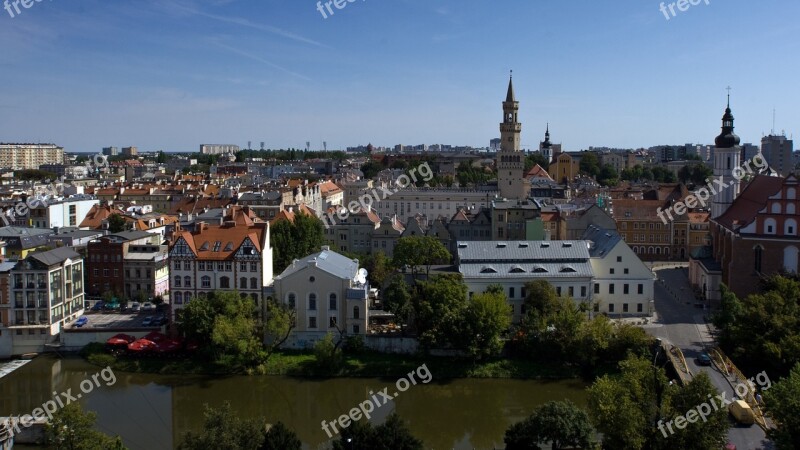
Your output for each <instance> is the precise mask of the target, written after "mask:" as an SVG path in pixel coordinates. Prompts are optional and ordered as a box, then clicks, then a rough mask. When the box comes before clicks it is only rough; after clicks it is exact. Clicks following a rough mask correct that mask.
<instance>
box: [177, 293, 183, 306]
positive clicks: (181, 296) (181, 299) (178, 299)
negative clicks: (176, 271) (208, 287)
mask: <svg viewBox="0 0 800 450" xmlns="http://www.w3.org/2000/svg"><path fill="white" fill-rule="evenodd" d="M175 304H176V305H181V304H183V294H181V293H180V292H176V293H175Z"/></svg>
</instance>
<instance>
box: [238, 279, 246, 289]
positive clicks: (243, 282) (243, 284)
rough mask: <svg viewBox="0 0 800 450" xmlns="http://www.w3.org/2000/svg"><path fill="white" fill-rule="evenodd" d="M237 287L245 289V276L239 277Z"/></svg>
mask: <svg viewBox="0 0 800 450" xmlns="http://www.w3.org/2000/svg"><path fill="white" fill-rule="evenodd" d="M239 289H247V278H245V277H241V278H239Z"/></svg>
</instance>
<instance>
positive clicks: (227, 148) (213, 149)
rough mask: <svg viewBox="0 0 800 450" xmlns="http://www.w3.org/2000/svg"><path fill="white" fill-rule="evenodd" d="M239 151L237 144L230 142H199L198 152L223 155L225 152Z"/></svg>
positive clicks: (233, 152)
mask: <svg viewBox="0 0 800 450" xmlns="http://www.w3.org/2000/svg"><path fill="white" fill-rule="evenodd" d="M238 152H239V146H238V145H231V144H201V145H200V153H202V154H204V155H225V154H227V153H232V154H236V153H238Z"/></svg>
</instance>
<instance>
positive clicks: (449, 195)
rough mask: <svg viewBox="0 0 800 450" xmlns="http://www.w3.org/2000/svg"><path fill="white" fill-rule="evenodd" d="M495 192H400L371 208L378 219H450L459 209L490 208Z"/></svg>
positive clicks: (465, 190)
mask: <svg viewBox="0 0 800 450" xmlns="http://www.w3.org/2000/svg"><path fill="white" fill-rule="evenodd" d="M496 198H497V192H496V191H478V190H473V189H403V190H400V191H397V192H396V193H394V194H392V195H390V196H389V197H387V198H385V199H383V200H381V201H379V202H378V203H376V204H375V205H374V207H375V211H376V212H377V214H378V215H379V216H380V217H393V216H397V218H398V219H399V220H400V221H401V222H403V223H405V222H406V221H407V220H408V219H409V218H410V217H414V216H416V215H420V214H424V215H426V216H428V217H438V216H440V215H442V216H445V217H453V216H454V215H455V214H456V213H458V212H459V211H460V210H462V209H464V210H479V209H481V208H489V207H490V206H491V202H492V201H493V200H495V199H496Z"/></svg>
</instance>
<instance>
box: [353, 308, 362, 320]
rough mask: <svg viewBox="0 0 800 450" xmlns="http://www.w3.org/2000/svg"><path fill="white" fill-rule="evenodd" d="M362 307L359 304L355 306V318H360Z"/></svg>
mask: <svg viewBox="0 0 800 450" xmlns="http://www.w3.org/2000/svg"><path fill="white" fill-rule="evenodd" d="M360 316H361V309H360V308H359V307H358V306H353V319H360V318H361V317H360Z"/></svg>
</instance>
